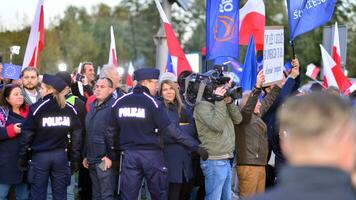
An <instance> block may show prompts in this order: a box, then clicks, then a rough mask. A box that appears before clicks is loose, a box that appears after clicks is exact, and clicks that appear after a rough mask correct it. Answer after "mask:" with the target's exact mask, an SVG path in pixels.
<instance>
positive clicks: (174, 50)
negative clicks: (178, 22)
mask: <svg viewBox="0 0 356 200" xmlns="http://www.w3.org/2000/svg"><path fill="white" fill-rule="evenodd" d="M155 3H156V6H157V9H158V12H159V15H160V16H161V19H162V21H163V26H164V30H165V32H166V37H167V44H168V51H169V55H171V59H172V63H173V67H174V69H177V76H179V74H180V73H181V72H182V71H186V70H187V71H192V68H191V67H190V64H189V62H188V60H187V58H186V57H185V54H184V52H183V49H182V47H181V45H180V44H179V41H178V39H177V37H176V36H175V34H174V31H173V28H172V26H171V24H170V23H169V21H168V18H167V16H166V14H165V13H164V11H163V9H162V6H161V3H160V2H159V0H155ZM175 61H176V62H175ZM174 65H175V66H174Z"/></svg>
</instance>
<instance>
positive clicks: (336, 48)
mask: <svg viewBox="0 0 356 200" xmlns="http://www.w3.org/2000/svg"><path fill="white" fill-rule="evenodd" d="M331 57H332V58H333V59H334V61H335V62H336V65H337V67H338V68H339V69H340V70H341V71H343V70H342V68H341V54H340V39H339V29H338V27H337V22H335V29H334V42H333V48H332V52H331Z"/></svg>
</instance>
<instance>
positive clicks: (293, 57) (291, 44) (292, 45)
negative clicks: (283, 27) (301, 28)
mask: <svg viewBox="0 0 356 200" xmlns="http://www.w3.org/2000/svg"><path fill="white" fill-rule="evenodd" d="M289 43H290V46H291V47H292V59H293V60H294V59H295V50H294V40H291V41H290V42H289Z"/></svg>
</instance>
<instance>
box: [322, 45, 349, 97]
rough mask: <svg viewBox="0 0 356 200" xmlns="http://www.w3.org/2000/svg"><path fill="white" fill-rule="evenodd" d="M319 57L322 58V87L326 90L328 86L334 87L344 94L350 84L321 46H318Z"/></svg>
mask: <svg viewBox="0 0 356 200" xmlns="http://www.w3.org/2000/svg"><path fill="white" fill-rule="evenodd" d="M320 49H321V56H322V58H323V66H324V68H323V72H324V83H323V85H324V86H325V87H326V88H328V87H330V86H335V87H337V88H339V90H340V91H341V92H344V91H345V90H346V89H347V88H349V87H350V86H351V82H350V81H349V80H348V79H347V77H346V76H345V75H344V73H343V72H342V71H341V69H340V68H338V67H337V64H336V62H335V61H334V59H333V58H332V57H331V56H330V55H329V54H328V52H327V51H326V50H325V48H324V47H323V45H320Z"/></svg>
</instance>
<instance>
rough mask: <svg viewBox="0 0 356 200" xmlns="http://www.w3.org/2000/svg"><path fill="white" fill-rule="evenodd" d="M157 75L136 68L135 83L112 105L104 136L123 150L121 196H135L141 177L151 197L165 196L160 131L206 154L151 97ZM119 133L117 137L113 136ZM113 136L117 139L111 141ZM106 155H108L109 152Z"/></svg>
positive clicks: (162, 199)
mask: <svg viewBox="0 0 356 200" xmlns="http://www.w3.org/2000/svg"><path fill="white" fill-rule="evenodd" d="M158 77H159V70H157V69H148V68H144V69H139V70H136V71H135V72H134V78H135V80H136V81H138V85H137V86H136V87H135V88H134V89H133V91H132V92H130V93H128V94H126V95H124V96H122V97H121V98H119V99H117V100H116V101H115V103H114V104H113V106H112V107H113V109H112V116H111V119H112V122H111V125H110V126H109V128H108V130H107V135H106V137H107V142H108V144H109V146H110V148H111V149H114V142H117V143H119V144H120V145H119V146H120V150H122V151H123V161H122V171H121V174H120V176H121V183H122V184H121V188H120V195H121V199H122V200H132V199H137V198H138V193H139V190H140V186H141V183H142V178H143V177H145V179H146V181H147V183H148V186H149V191H150V193H151V197H152V199H160V200H165V199H167V187H168V183H167V168H166V167H165V164H164V157H163V152H162V149H161V145H160V142H159V134H168V135H169V136H170V137H172V138H173V139H174V140H175V141H177V142H179V143H182V144H183V145H185V146H187V147H188V148H189V149H191V150H193V151H197V152H198V153H199V154H200V155H201V156H202V159H207V157H208V154H207V152H206V150H205V149H202V148H200V147H199V143H198V141H197V140H196V139H194V138H193V137H192V136H189V135H187V134H184V133H183V132H182V131H181V130H180V129H178V127H177V125H176V124H174V123H171V122H170V121H169V118H168V116H167V113H166V111H165V109H164V107H163V105H161V104H160V103H159V102H158V101H157V100H156V99H154V98H153V97H152V96H153V95H155V94H156V92H157V84H158ZM118 133H119V137H116V134H118ZM114 138H117V140H119V141H114ZM112 152H114V151H112ZM108 156H109V158H110V157H111V156H112V155H111V153H109V155H108Z"/></svg>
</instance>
